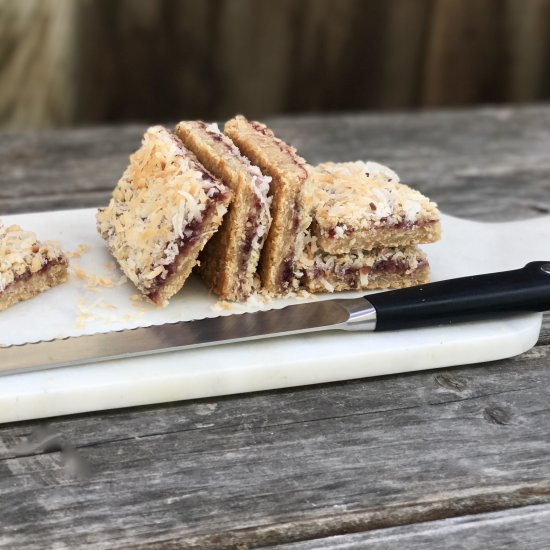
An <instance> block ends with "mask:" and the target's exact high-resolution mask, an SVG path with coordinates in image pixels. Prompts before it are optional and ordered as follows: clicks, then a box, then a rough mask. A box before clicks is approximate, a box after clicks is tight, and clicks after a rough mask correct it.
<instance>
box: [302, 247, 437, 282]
mask: <svg viewBox="0 0 550 550" xmlns="http://www.w3.org/2000/svg"><path fill="white" fill-rule="evenodd" d="M302 264H303V270H304V279H303V284H304V286H305V288H306V289H307V290H308V291H309V292H338V291H342V290H374V289H383V288H404V287H408V286H413V285H420V284H423V283H426V282H428V279H429V276H430V268H429V265H428V260H427V258H426V255H425V254H424V252H422V251H421V250H420V249H419V248H417V247H416V246H408V247H404V248H379V249H373V250H352V251H350V252H349V253H347V254H329V253H327V252H324V251H322V250H320V249H318V248H316V245H315V237H314V238H313V240H312V241H310V242H309V243H308V245H307V246H306V254H305V257H304V258H303V260H302Z"/></svg>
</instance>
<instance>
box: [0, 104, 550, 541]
mask: <svg viewBox="0 0 550 550" xmlns="http://www.w3.org/2000/svg"><path fill="white" fill-rule="evenodd" d="M270 123H272V126H273V128H274V129H275V130H276V131H277V132H279V133H280V134H281V135H282V136H284V137H285V138H287V139H288V140H289V141H291V142H292V143H294V144H295V145H296V146H297V147H298V149H299V150H300V152H302V153H303V155H304V156H305V157H306V158H307V159H308V160H310V161H311V162H318V161H321V160H328V159H333V160H354V159H358V158H361V159H364V158H370V159H376V160H378V161H380V162H384V163H387V164H389V165H390V166H392V167H394V168H395V169H396V170H397V172H398V173H400V174H401V175H402V176H404V179H406V180H407V181H409V182H410V183H411V184H413V185H414V186H416V187H418V188H419V189H420V190H422V191H424V192H426V193H427V194H428V195H429V196H430V197H432V198H433V199H435V200H436V201H437V202H438V203H439V205H440V206H441V208H442V210H443V211H445V212H447V213H450V214H455V215H460V216H464V217H470V218H473V219H480V220H509V219H521V218H527V217H533V216H537V215H540V214H541V213H548V212H550V153H549V151H550V108H549V107H530V108H524V109H498V110H492V109H491V110H475V111H458V112H438V113H421V114H407V115H400V114H392V115H364V116H363V115H353V116H351V115H350V116H327V117H322V118H319V117H296V118H286V119H282V118H281V119H276V120H273V121H270ZM142 131H143V128H142V127H122V128H104V129H89V130H68V131H60V132H45V133H32V134H14V135H8V134H4V135H0V214H6V213H12V212H23V211H31V210H50V209H55V208H67V207H82V206H96V205H100V204H103V203H105V201H106V200H107V197H108V195H109V193H110V191H111V188H112V186H113V185H114V182H115V181H116V179H117V178H118V176H119V175H120V173H121V171H122V169H123V167H124V166H125V164H126V161H127V155H128V154H129V153H130V151H131V150H132V149H133V148H135V147H136V146H137V144H138V142H139V139H140V135H141V133H142ZM549 256H550V243H549ZM549 362H550V323H549V322H548V318H546V322H545V325H544V328H543V332H542V334H541V337H540V340H539V342H538V344H537V346H536V347H535V348H534V349H532V350H531V351H529V352H528V353H525V354H524V355H522V356H520V357H517V358H514V359H510V360H506V361H499V362H494V363H490V364H484V365H478V366H475V365H474V366H468V367H456V368H451V369H443V370H439V371H426V372H418V373H413V374H407V375H398V376H387V377H381V378H369V379H364V380H356V381H350V382H343V383H336V384H327V385H322V386H311V387H303V388H298V389H289V390H280V391H270V392H263V393H256V394H248V395H237V396H231V397H224V398H219V399H204V400H200V401H192V402H181V403H175V404H170V405H158V406H152V407H142V408H135V409H129V410H117V411H112V412H98V413H93V414H85V415H78V416H73V417H64V418H54V419H49V420H38V421H33V422H24V423H17V424H11V425H2V426H0V546H3V547H7V548H25V549H34V548H36V549H42V548H79V547H83V546H85V545H91V546H93V547H94V548H115V547H125V548H144V547H156V548H207V547H213V548H256V547H261V548H275V547H276V548H279V549H296V550H298V549H300V550H303V549H306V548H307V549H314V548H346V549H351V548H397V547H400V548H401V547H403V548H441V547H443V546H445V547H446V548H488V549H493V548H503V547H514V548H524V549H525V548H543V547H544V548H548V547H549V545H550V408H549V403H550V364H549ZM0 383H1V380H0ZM45 427H47V429H48V430H49V431H48V432H46V433H49V434H50V435H52V434H53V436H52V437H50V440H49V443H48V442H47V441H43V442H42V443H43V444H40V442H38V443H37V445H36V446H35V447H34V448H31V447H28V448H27V451H26V452H23V453H21V449H22V447H21V444H22V443H24V442H25V441H27V440H28V438H29V436H31V434H34V437H35V439H36V438H37V439H40V437H39V436H38V437H37V430H38V431H40V430H41V429H42V430H44V428H45ZM42 434H44V432H42ZM46 440H47V437H46ZM67 447H72V448H74V449H75V450H76V451H73V453H72V456H74V454H75V452H76V453H77V455H78V457H79V458H80V460H81V462H85V463H86V464H87V476H84V475H82V472H80V473H79V472H76V473H75V472H74V471H73V470H71V469H70V468H68V464H67V458H68V453H67V450H66V449H67ZM64 449H65V450H64Z"/></svg>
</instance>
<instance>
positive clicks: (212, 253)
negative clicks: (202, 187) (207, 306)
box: [176, 121, 271, 301]
mask: <svg viewBox="0 0 550 550" xmlns="http://www.w3.org/2000/svg"><path fill="white" fill-rule="evenodd" d="M176 133H177V134H178V136H179V137H180V139H181V140H182V141H183V143H184V145H185V146H186V147H187V148H188V149H190V150H191V151H193V153H195V155H196V156H197V158H198V159H199V161H200V162H201V163H202V164H203V165H204V166H205V167H206V168H207V169H208V170H210V172H212V174H214V175H215V176H216V177H218V178H219V179H220V180H221V181H222V182H223V183H224V184H225V185H227V187H229V189H231V191H232V192H233V201H232V203H231V205H230V206H229V211H228V213H227V215H226V216H225V218H224V220H223V223H222V226H221V228H220V230H219V231H218V232H217V233H216V234H215V235H214V236H213V237H212V239H210V240H209V241H208V243H207V244H206V246H205V248H204V250H203V252H202V253H201V255H200V269H199V271H200V274H201V276H202V278H203V280H204V281H205V282H206V283H207V284H208V285H209V287H210V289H211V290H212V292H214V293H215V294H217V295H218V296H219V297H220V298H221V299H223V300H234V301H243V300H246V299H247V298H248V297H249V296H250V295H251V294H252V292H253V290H254V287H255V286H256V287H257V286H258V284H257V283H258V282H259V281H258V280H257V277H255V276H256V270H257V267H258V260H259V259H260V251H261V249H262V246H263V243H264V240H265V238H266V236H267V232H268V230H269V225H270V223H271V214H270V211H269V209H270V204H271V198H268V193H269V183H270V181H271V178H270V177H268V176H264V175H263V174H262V173H261V171H260V169H259V168H258V167H257V166H254V165H253V164H252V163H251V162H250V161H249V160H248V158H246V157H245V156H243V155H242V154H241V152H240V151H239V149H238V148H237V147H236V146H235V144H234V143H233V142H232V141H231V139H229V138H228V137H227V136H226V135H224V134H222V133H221V132H220V131H219V129H218V127H217V125H215V124H210V125H208V124H206V123H205V122H202V121H187V122H180V123H179V124H178V126H177V128H176ZM255 283H256V284H255Z"/></svg>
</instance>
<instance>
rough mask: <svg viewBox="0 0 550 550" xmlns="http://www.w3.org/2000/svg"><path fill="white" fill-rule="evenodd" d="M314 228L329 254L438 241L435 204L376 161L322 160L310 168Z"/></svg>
mask: <svg viewBox="0 0 550 550" xmlns="http://www.w3.org/2000/svg"><path fill="white" fill-rule="evenodd" d="M313 180H314V186H313V191H314V193H315V203H316V206H315V208H314V210H315V213H314V218H315V223H314V224H313V227H312V231H313V233H314V235H315V236H316V237H317V245H318V246H319V247H320V248H321V249H322V250H324V251H325V252H330V253H331V254H341V253H347V252H349V251H350V250H351V249H363V250H370V249H372V248H380V247H402V246H409V245H411V244H420V243H431V242H435V241H437V240H439V238H440V233H441V227H440V221H439V212H438V210H437V206H436V205H435V204H434V203H433V202H431V201H430V200H429V199H427V198H426V197H425V196H424V195H422V194H421V193H420V192H418V191H416V190H414V189H411V188H410V187H408V186H406V185H404V184H402V183H399V178H398V177H397V175H396V174H395V172H393V171H392V170H390V169H389V168H387V167H385V166H383V165H380V164H378V163H374V162H361V161H358V162H343V163H334V162H326V163H323V164H320V165H319V166H317V167H316V168H315V169H314V171H313Z"/></svg>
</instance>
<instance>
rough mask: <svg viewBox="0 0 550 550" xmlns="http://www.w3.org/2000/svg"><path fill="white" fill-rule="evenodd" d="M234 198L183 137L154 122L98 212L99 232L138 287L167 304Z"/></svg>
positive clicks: (154, 299) (187, 274)
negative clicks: (185, 142)
mask: <svg viewBox="0 0 550 550" xmlns="http://www.w3.org/2000/svg"><path fill="white" fill-rule="evenodd" d="M230 200H231V192H230V191H229V190H228V189H226V187H225V186H224V185H223V184H222V183H221V182H220V181H218V180H217V179H216V178H215V177H214V176H213V175H212V174H210V172H208V171H207V170H206V169H205V168H204V167H203V166H202V165H201V164H200V163H199V162H198V160H197V158H196V157H195V155H194V154H193V153H191V152H190V151H189V150H187V149H186V148H185V146H184V145H183V143H182V142H181V141H180V139H179V138H178V137H176V136H175V135H173V134H172V133H171V132H169V131H168V130H167V129H165V128H163V127H162V126H154V127H152V128H150V129H149V130H147V132H146V133H145V135H144V137H143V142H142V146H141V148H140V149H139V150H138V151H137V152H135V153H134V154H133V155H132V156H131V157H130V165H129V166H128V168H127V169H126V171H125V172H124V174H123V176H122V178H121V179H120V180H119V182H118V184H117V186H116V188H115V189H114V191H113V195H112V198H111V201H110V203H109V205H108V206H107V207H106V208H104V209H101V210H99V212H98V214H97V224H98V231H99V233H100V235H101V236H102V237H103V239H105V240H106V241H107V246H108V248H109V250H110V252H111V253H112V255H113V256H114V258H115V259H116V260H117V262H118V263H119V265H120V267H121V269H122V271H123V272H124V274H125V275H126V276H127V277H128V278H129V279H130V280H131V281H132V282H133V283H134V285H135V286H136V287H137V288H138V290H139V291H141V292H142V294H144V295H145V296H146V297H148V298H149V299H150V300H152V301H153V302H154V303H156V304H158V305H164V304H166V303H167V301H168V299H169V298H170V297H171V296H173V295H174V294H175V293H176V292H178V290H180V288H181V287H182V286H183V284H184V282H185V280H186V279H187V277H188V276H189V274H190V273H191V270H192V269H193V267H194V266H195V265H196V263H197V257H198V255H199V252H200V251H201V249H202V248H203V247H204V245H205V244H206V241H207V240H208V239H209V238H210V237H211V236H212V234H213V233H214V232H215V231H216V230H217V229H218V227H219V226H220V224H221V222H222V218H223V216H224V214H225V213H226V211H227V207H228V204H229V202H230Z"/></svg>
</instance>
